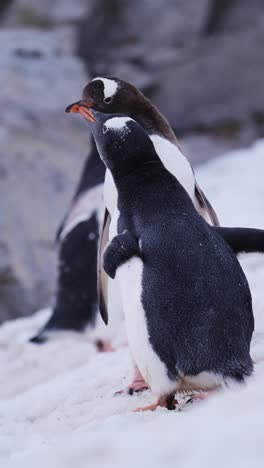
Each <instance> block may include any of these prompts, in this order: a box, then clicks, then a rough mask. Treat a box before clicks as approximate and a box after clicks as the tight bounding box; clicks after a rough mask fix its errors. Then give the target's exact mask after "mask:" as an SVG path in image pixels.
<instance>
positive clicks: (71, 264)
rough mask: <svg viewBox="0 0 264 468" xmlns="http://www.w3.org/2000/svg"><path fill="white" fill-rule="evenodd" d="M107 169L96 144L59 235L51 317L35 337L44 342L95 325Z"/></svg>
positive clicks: (35, 341) (37, 341)
mask: <svg viewBox="0 0 264 468" xmlns="http://www.w3.org/2000/svg"><path fill="white" fill-rule="evenodd" d="M104 175H105V168H104V165H103V163H102V162H101V160H100V158H99V157H98V152H97V149H96V146H95V144H94V141H93V140H92V149H91V153H90V155H89V157H88V159H87V161H86V163H85V166H84V168H83V171H82V175H81V178H80V181H79V184H78V186H77V189H76V192H75V195H74V196H73V199H72V202H71V205H70V208H69V209H68V212H67V214H66V215H65V216H64V219H63V222H62V223H61V225H60V227H59V229H58V232H57V235H56V242H57V245H58V248H59V249H58V278H57V291H56V296H55V304H54V307H53V308H52V314H51V317H50V318H49V319H48V321H47V323H46V324H44V325H43V327H42V328H41V330H39V332H38V333H37V334H36V335H35V336H33V337H32V338H31V339H30V341H31V342H32V343H38V344H39V343H44V342H45V341H46V340H47V339H48V337H49V336H50V335H51V334H52V333H54V332H58V331H62V330H74V331H79V332H80V331H83V330H84V329H85V328H86V326H90V327H91V328H92V327H93V326H94V325H95V322H96V317H97V311H98V305H97V304H98V302H97V272H96V270H97V251H98V244H99V237H100V231H101V229H102V221H103V181H104Z"/></svg>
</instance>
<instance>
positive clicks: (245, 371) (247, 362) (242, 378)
mask: <svg viewBox="0 0 264 468" xmlns="http://www.w3.org/2000/svg"><path fill="white" fill-rule="evenodd" d="M253 373H254V363H253V361H252V359H251V357H250V355H249V354H248V356H247V357H246V358H245V359H243V360H240V361H235V362H234V363H233V364H231V365H230V366H229V371H228V372H227V373H226V374H225V375H224V382H225V384H226V386H227V387H230V386H233V385H234V384H238V385H243V384H244V383H246V380H247V379H248V377H250V376H252V375H253Z"/></svg>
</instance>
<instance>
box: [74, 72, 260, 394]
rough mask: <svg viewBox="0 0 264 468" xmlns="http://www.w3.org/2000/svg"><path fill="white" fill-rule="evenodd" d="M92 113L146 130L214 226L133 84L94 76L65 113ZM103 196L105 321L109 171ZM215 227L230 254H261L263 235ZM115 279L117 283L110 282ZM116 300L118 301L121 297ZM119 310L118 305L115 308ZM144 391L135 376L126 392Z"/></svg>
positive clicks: (160, 122) (113, 301)
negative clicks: (127, 121) (119, 116)
mask: <svg viewBox="0 0 264 468" xmlns="http://www.w3.org/2000/svg"><path fill="white" fill-rule="evenodd" d="M94 111H100V112H103V113H106V114H118V113H121V114H124V115H127V116H129V117H131V118H133V119H134V120H135V121H136V122H137V123H139V124H140V125H141V126H142V128H143V129H145V131H146V132H147V134H148V135H149V137H150V139H151V140H152V143H153V144H154V147H155V150H156V153H157V154H158V157H159V158H160V160H161V161H162V162H163V164H164V166H165V167H166V169H167V170H169V172H171V173H172V174H173V175H174V176H175V177H176V178H177V179H178V180H179V182H180V183H181V184H182V185H183V187H184V188H185V189H186V191H187V193H188V194H189V196H190V198H191V199H192V201H193V204H194V206H195V208H196V210H197V211H198V212H199V213H200V214H201V215H202V216H203V217H204V219H205V220H206V221H207V222H209V223H210V224H212V225H218V219H217V216H216V214H215V212H214V210H213V208H212V206H211V204H210V203H209V201H208V200H207V199H206V197H205V195H204V194H203V192H202V191H201V189H200V188H199V186H198V184H197V182H196V180H195V176H194V172H193V170H192V167H191V165H190V163H189V162H188V160H187V159H186V158H185V156H184V155H183V153H182V152H181V150H180V147H179V143H178V141H177V139H176V137H175V135H174V133H173V130H172V129H171V127H170V125H169V123H168V121H167V120H166V119H165V118H164V117H163V116H162V115H161V114H160V112H159V111H158V109H156V107H155V106H154V105H153V104H152V103H151V102H150V101H149V100H148V99H147V98H146V97H145V96H144V95H143V94H142V93H141V92H140V91H139V90H138V89H137V88H135V87H134V86H133V85H132V84H130V83H128V82H125V81H123V80H120V79H118V78H111V77H97V78H94V79H93V80H92V81H91V82H90V83H88V85H87V86H86V87H85V88H84V91H83V97H82V99H81V101H78V102H76V103H74V104H72V105H70V106H68V108H67V109H66V112H79V113H81V115H83V116H84V118H85V119H87V120H88V121H94V117H93V113H94ZM104 198H105V204H106V211H105V222H104V225H103V232H102V235H101V242H100V246H99V253H98V260H99V261H98V264H99V269H98V272H99V274H98V291H99V294H98V298H99V307H100V312H101V315H102V317H103V319H104V321H107V316H108V315H110V316H112V315H113V313H115V310H116V309H117V303H118V298H117V297H116V296H117V295H116V289H115V296H114V298H113V296H112V294H111V291H112V289H111V287H110V288H108V292H107V291H106V286H107V284H108V285H109V284H110V286H112V285H113V281H112V280H111V279H110V280H109V279H108V281H106V280H105V278H104V274H103V268H102V252H103V250H104V247H105V245H106V243H107V241H108V238H109V225H110V219H111V217H112V216H113V213H114V212H115V210H116V206H117V193H116V188H115V184H114V183H113V178H112V175H111V172H110V171H109V170H108V169H107V170H106V176H105V183H104ZM214 229H215V230H216V231H218V233H219V234H220V235H222V236H223V237H224V239H225V240H226V241H227V242H228V243H229V244H230V246H231V247H232V249H233V250H234V252H236V253H240V252H256V251H261V252H263V251H264V231H262V230H258V229H248V228H222V227H219V226H215V227H214ZM114 281H115V280H114ZM119 301H120V298H119ZM118 308H120V304H119V307H118ZM145 388H146V384H145V382H144V380H143V379H142V378H141V376H140V374H139V373H138V372H136V375H135V379H134V381H133V382H132V384H131V385H129V387H128V392H129V393H130V394H132V393H133V392H134V391H140V390H143V389H145Z"/></svg>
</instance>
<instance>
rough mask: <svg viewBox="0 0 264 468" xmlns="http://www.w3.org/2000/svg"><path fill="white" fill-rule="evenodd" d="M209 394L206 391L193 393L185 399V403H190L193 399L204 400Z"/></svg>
mask: <svg viewBox="0 0 264 468" xmlns="http://www.w3.org/2000/svg"><path fill="white" fill-rule="evenodd" d="M208 396H209V393H208V392H201V393H194V394H193V395H191V396H190V398H189V399H188V400H187V401H186V405H188V404H190V403H194V402H195V401H203V400H206V399H207V398H208Z"/></svg>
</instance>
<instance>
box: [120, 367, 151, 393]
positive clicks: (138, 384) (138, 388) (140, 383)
mask: <svg viewBox="0 0 264 468" xmlns="http://www.w3.org/2000/svg"><path fill="white" fill-rule="evenodd" d="M148 388H149V387H148V385H147V384H146V382H145V380H144V378H143V377H142V375H141V373H140V372H139V370H138V368H137V367H136V369H135V375H134V379H133V382H132V383H131V384H130V385H128V387H126V388H125V389H123V390H119V391H118V392H116V393H115V395H122V394H123V393H127V394H128V395H133V394H134V393H138V392H143V391H144V390H148Z"/></svg>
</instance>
